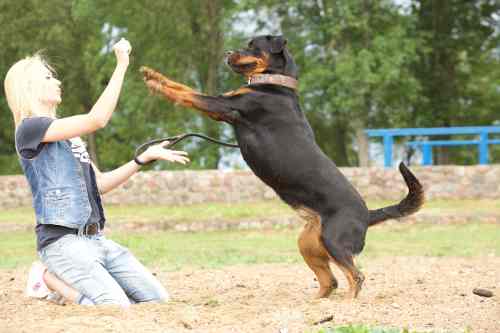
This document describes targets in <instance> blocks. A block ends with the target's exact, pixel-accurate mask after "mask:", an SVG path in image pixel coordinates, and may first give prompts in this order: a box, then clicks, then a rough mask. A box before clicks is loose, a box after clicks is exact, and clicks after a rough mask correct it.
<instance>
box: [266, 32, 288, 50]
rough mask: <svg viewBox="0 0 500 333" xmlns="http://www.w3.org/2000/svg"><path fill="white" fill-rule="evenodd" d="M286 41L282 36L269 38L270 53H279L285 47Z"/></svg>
mask: <svg viewBox="0 0 500 333" xmlns="http://www.w3.org/2000/svg"><path fill="white" fill-rule="evenodd" d="M286 42H287V40H286V39H285V38H283V36H273V37H272V38H271V50H270V51H271V53H273V54H276V53H281V52H283V49H284V48H285V46H286Z"/></svg>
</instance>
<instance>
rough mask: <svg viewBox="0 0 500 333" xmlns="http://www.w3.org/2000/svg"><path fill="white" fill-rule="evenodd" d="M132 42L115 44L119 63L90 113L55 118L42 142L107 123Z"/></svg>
mask: <svg viewBox="0 0 500 333" xmlns="http://www.w3.org/2000/svg"><path fill="white" fill-rule="evenodd" d="M130 49H131V47H130V43H129V42H128V41H127V40H125V39H122V40H120V41H119V42H118V43H116V44H115V45H114V46H113V50H114V52H115V56H116V59H117V65H116V68H115V70H114V72H113V75H112V76H111V79H110V81H109V83H108V85H107V86H106V88H105V89H104V91H103V93H102V94H101V96H100V97H99V99H98V100H97V102H96V103H95V105H94V106H93V107H92V109H91V110H90V112H89V113H87V114H83V115H77V116H71V117H66V118H61V119H56V120H54V121H53V122H52V123H51V124H50V126H49V128H48V129H47V132H46V133H45V136H44V138H43V140H42V142H54V141H59V140H65V139H70V138H74V137H77V136H82V135H85V134H89V133H93V132H95V131H96V130H98V129H100V128H103V127H104V126H106V125H107V123H108V121H109V119H110V118H111V115H112V114H113V111H114V110H115V108H116V104H117V102H118V97H119V96H120V91H121V89H122V85H123V79H124V78H125V72H126V71H127V67H128V64H129V52H130Z"/></svg>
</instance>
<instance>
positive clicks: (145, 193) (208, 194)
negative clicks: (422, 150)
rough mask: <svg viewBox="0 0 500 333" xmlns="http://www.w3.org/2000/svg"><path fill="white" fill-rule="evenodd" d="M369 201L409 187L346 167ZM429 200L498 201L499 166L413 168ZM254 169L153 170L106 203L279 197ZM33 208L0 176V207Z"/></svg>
mask: <svg viewBox="0 0 500 333" xmlns="http://www.w3.org/2000/svg"><path fill="white" fill-rule="evenodd" d="M341 170H342V172H343V173H344V174H345V175H346V176H347V178H348V179H349V180H350V181H351V182H352V183H353V184H354V186H355V187H356V188H357V189H358V190H359V192H360V193H361V194H362V196H363V197H364V198H366V199H387V200H398V199H400V198H402V197H403V195H404V194H405V193H406V186H405V184H404V182H403V179H402V178H401V175H400V173H399V171H398V170H397V169H383V168H375V167H374V168H342V169H341ZM412 170H413V172H414V173H415V174H416V176H417V177H418V178H419V179H420V181H421V182H422V184H424V187H425V189H426V195H427V198H428V199H433V198H442V199H448V198H454V199H481V198H489V199H493V198H498V199H500V165H489V166H433V167H412ZM275 197H276V195H275V193H274V192H273V191H272V190H271V189H270V188H269V187H267V186H266V185H264V184H263V183H262V182H261V181H260V180H259V179H258V178H256V177H255V176H254V175H253V174H252V173H251V172H250V171H218V170H210V171H149V172H141V173H138V174H136V175H134V176H133V177H132V178H131V179H130V180H129V181H128V182H127V183H126V184H124V185H123V186H121V187H120V188H118V189H116V190H115V191H113V192H111V193H108V194H106V195H105V196H104V199H103V200H104V202H105V203H106V204H118V205H127V204H162V205H181V204H193V203H201V202H241V201H258V200H266V199H272V198H275ZM30 205H31V194H30V191H29V187H28V185H27V182H26V180H25V178H24V176H22V175H17V176H0V207H1V208H13V207H20V206H30Z"/></svg>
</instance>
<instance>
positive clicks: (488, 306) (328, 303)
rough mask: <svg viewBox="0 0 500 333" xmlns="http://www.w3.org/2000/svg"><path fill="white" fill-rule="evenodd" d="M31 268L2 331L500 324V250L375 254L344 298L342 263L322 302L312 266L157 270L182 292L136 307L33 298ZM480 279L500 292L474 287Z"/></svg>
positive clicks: (4, 306)
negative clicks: (489, 253) (28, 291)
mask: <svg viewBox="0 0 500 333" xmlns="http://www.w3.org/2000/svg"><path fill="white" fill-rule="evenodd" d="M27 269H28V268H24V269H17V270H10V271H8V270H4V271H0V285H1V286H2V289H1V291H0V332H40V333H45V332H141V333H144V332H276V333H277V332H304V331H307V332H316V331H317V330H319V328H321V327H333V326H338V325H344V324H350V323H354V324H368V325H373V326H383V327H408V328H410V329H414V330H420V331H425V332H427V331H433V332H463V331H464V330H465V329H467V328H469V329H471V330H472V332H488V333H499V332H500V304H499V301H500V258H499V257H482V258H470V259H469V258H428V257H385V258H379V259H373V260H365V262H364V265H363V268H362V270H363V271H364V273H365V275H366V281H365V287H364V289H363V291H362V292H361V294H360V297H359V298H358V299H357V300H355V301H348V300H345V299H344V296H345V294H346V291H347V290H346V281H345V279H344V277H343V276H342V275H341V273H340V272H339V271H338V270H335V275H336V276H337V277H339V281H340V287H339V289H338V291H337V293H336V294H334V295H333V296H331V297H330V298H329V299H323V300H313V299H312V296H313V295H314V294H315V293H316V291H317V290H318V285H317V282H316V281H315V280H314V276H313V274H312V272H311V271H310V270H309V269H308V268H307V267H306V266H305V264H293V265H279V264H277V265H271V264H269V265H255V266H235V267H227V268H224V269H220V270H190V269H184V270H181V271H178V272H158V271H156V274H157V277H158V278H159V279H160V280H161V281H162V282H163V283H164V285H165V286H167V288H168V290H169V292H170V294H171V298H172V300H171V301H170V302H169V303H167V304H141V305H133V306H132V307H131V308H129V309H127V310H124V309H119V308H116V307H83V306H76V305H66V306H59V305H55V304H52V303H48V302H46V301H39V300H34V299H28V298H26V297H24V295H23V290H24V285H25V283H26V276H27ZM477 287H480V288H486V289H489V290H491V291H492V292H493V293H494V296H493V297H491V298H484V297H480V296H476V295H474V294H473V293H472V290H473V289H474V288H477ZM329 316H333V319H332V320H331V321H329V322H326V323H324V324H316V325H315V324H314V323H315V322H317V321H320V320H321V319H324V318H327V317H329Z"/></svg>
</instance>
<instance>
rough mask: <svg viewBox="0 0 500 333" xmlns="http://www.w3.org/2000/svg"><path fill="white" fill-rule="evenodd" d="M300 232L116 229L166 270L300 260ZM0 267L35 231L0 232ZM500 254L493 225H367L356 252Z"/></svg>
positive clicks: (22, 260) (20, 260)
mask: <svg viewBox="0 0 500 333" xmlns="http://www.w3.org/2000/svg"><path fill="white" fill-rule="evenodd" d="M298 233H299V230H298V229H297V230H289V229H281V230H272V231H269V230H266V231H262V230H256V231H223V232H196V233H181V232H167V231H159V232H152V233H146V232H135V233H132V232H126V231H120V232H114V233H112V234H110V235H109V237H110V238H111V239H114V240H116V241H118V242H119V243H120V244H123V245H125V246H127V247H129V248H130V250H131V251H132V252H133V253H134V254H135V255H136V256H137V257H138V258H139V259H140V260H141V261H142V262H144V263H145V264H146V265H148V266H158V267H161V268H162V269H165V270H177V269H180V268H181V267H193V268H217V267H222V266H226V265H236V264H261V263H301V262H302V261H303V260H302V257H301V256H300V254H299V251H298V249H297V237H298ZM0 237H1V239H2V242H1V243H0V268H13V267H18V266H23V265H29V264H30V263H31V262H32V261H33V260H34V259H35V258H36V252H35V235H34V233H33V232H0ZM490 254H493V255H496V256H500V226H498V225H494V224H460V225H446V226H440V225H430V224H425V225H404V224H401V225H387V226H379V227H375V228H371V229H370V231H369V232H368V237H367V245H366V247H365V250H364V252H363V253H362V255H361V256H360V259H361V264H362V263H363V258H364V257H378V256H422V255H424V256H482V255H490Z"/></svg>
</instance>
